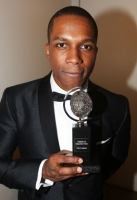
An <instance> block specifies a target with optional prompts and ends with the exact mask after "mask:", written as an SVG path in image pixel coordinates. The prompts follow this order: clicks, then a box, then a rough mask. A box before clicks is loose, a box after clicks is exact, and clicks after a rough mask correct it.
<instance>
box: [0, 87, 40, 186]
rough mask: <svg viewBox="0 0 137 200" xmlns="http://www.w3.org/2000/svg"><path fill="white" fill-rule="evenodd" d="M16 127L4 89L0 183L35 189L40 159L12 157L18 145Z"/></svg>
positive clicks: (0, 118)
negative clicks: (16, 158)
mask: <svg viewBox="0 0 137 200" xmlns="http://www.w3.org/2000/svg"><path fill="white" fill-rule="evenodd" d="M17 129H18V128H17V124H16V121H15V120H14V118H13V116H12V113H11V111H10V106H9V103H8V100H7V90H5V92H4V94H3V97H2V100H1V103H0V183H1V184H4V185H5V186H7V187H9V188H15V189H35V184H36V180H37V173H38V168H39V165H40V163H41V159H40V160H39V159H18V160H13V159H12V156H13V152H14V151H15V149H16V147H17V146H18V131H17Z"/></svg>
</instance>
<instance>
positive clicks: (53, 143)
mask: <svg viewBox="0 0 137 200" xmlns="http://www.w3.org/2000/svg"><path fill="white" fill-rule="evenodd" d="M38 98H39V113H40V121H41V126H42V130H43V134H44V138H45V142H46V144H47V147H48V149H49V153H50V154H53V153H57V152H59V151H60V148H59V143H58V138H57V130H56V123H55V116H54V107H53V100H52V92H51V87H50V74H49V75H48V76H46V77H45V78H44V79H43V80H42V82H41V84H40V87H39V95H38Z"/></svg>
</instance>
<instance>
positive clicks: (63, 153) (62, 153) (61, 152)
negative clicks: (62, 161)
mask: <svg viewBox="0 0 137 200" xmlns="http://www.w3.org/2000/svg"><path fill="white" fill-rule="evenodd" d="M71 153H72V151H68V150H62V151H59V152H58V153H57V154H59V155H66V154H71Z"/></svg>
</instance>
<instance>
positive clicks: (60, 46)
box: [57, 43, 67, 48]
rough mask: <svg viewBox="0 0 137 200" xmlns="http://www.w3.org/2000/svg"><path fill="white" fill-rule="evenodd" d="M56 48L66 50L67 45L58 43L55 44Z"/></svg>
mask: <svg viewBox="0 0 137 200" xmlns="http://www.w3.org/2000/svg"><path fill="white" fill-rule="evenodd" d="M57 47H59V48H66V47H67V45H66V44H65V43H59V44H57Z"/></svg>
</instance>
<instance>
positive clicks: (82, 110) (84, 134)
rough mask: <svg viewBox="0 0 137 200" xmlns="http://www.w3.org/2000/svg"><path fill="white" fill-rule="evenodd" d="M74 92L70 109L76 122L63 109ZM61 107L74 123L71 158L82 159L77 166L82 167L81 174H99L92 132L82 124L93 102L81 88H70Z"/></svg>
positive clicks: (86, 119)
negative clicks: (75, 117) (68, 97)
mask: <svg viewBox="0 0 137 200" xmlns="http://www.w3.org/2000/svg"><path fill="white" fill-rule="evenodd" d="M75 90H78V91H76V92H75V93H73V95H72V96H71V99H70V107H71V110H72V112H73V114H74V115H75V116H77V117H78V118H79V119H78V120H77V119H74V118H72V117H71V116H70V115H69V114H68V112H67V110H66V107H65V101H66V100H67V96H68V95H69V94H70V93H71V92H74V91H75ZM63 107H64V111H65V113H66V114H67V116H68V117H69V118H71V119H72V120H74V121H76V124H75V127H73V128H72V140H73V141H72V143H73V144H72V147H73V156H78V157H80V158H82V159H83V163H82V164H81V165H79V166H80V167H82V172H87V173H99V172H100V166H99V161H98V157H97V156H96V155H95V152H94V150H93V146H94V145H92V144H93V143H92V137H91V131H92V130H91V128H90V127H89V126H87V123H86V124H85V123H84V122H86V121H88V120H89V118H88V115H89V113H90V112H91V111H92V108H93V102H92V100H91V98H90V96H89V95H88V94H87V93H86V92H84V91H83V90H82V87H75V88H72V89H71V90H70V91H69V92H68V93H67V95H66V96H65V98H64V102H63ZM70 166H72V165H70Z"/></svg>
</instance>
